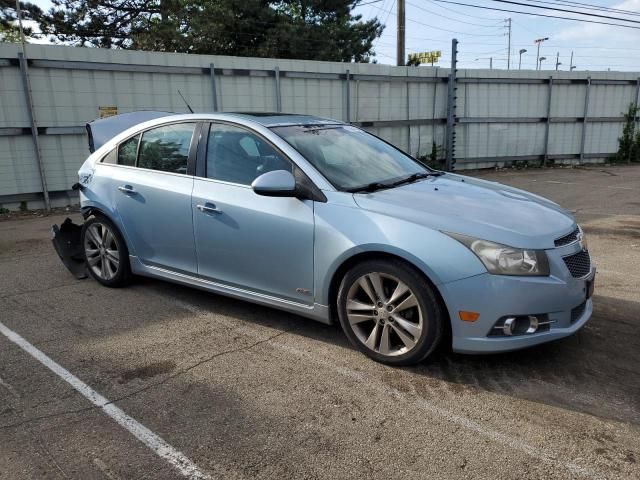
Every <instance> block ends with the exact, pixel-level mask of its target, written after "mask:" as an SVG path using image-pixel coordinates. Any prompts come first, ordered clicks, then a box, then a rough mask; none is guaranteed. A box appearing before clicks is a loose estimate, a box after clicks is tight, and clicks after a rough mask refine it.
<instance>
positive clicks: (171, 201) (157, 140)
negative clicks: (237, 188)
mask: <svg viewBox="0 0 640 480" xmlns="http://www.w3.org/2000/svg"><path fill="white" fill-rule="evenodd" d="M195 126H196V124H195V123H176V124H170V125H163V126H160V127H156V128H153V129H151V130H147V131H145V132H143V133H142V135H137V136H136V137H133V138H131V139H129V140H127V141H125V142H123V143H121V144H120V146H119V150H118V163H119V164H120V165H126V166H130V167H131V168H114V169H113V170H114V172H113V176H112V178H113V179H114V188H116V189H117V192H115V197H116V206H117V210H118V214H119V215H120V217H121V219H122V224H123V225H124V229H125V235H126V237H127V240H128V243H129V244H130V246H131V247H132V250H133V251H132V252H130V253H131V254H132V255H136V256H137V257H138V258H139V259H140V260H141V261H142V262H143V263H145V264H147V265H153V266H159V267H165V268H168V269H171V270H175V271H182V272H188V273H196V271H197V264H196V256H195V242H194V239H193V217H192V212H191V192H192V190H193V176H192V175H187V165H188V158H189V151H190V147H191V143H192V136H193V133H194V130H195Z"/></svg>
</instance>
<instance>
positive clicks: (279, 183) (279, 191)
mask: <svg viewBox="0 0 640 480" xmlns="http://www.w3.org/2000/svg"><path fill="white" fill-rule="evenodd" d="M251 188H252V189H253V191H254V192H256V193H257V194H258V195H264V196H265V197H294V196H295V195H296V179H295V177H294V176H293V174H292V173H291V172H288V171H286V170H273V171H271V172H267V173H263V174H262V175H260V176H259V177H258V178H256V179H255V180H254V181H253V183H252V184H251Z"/></svg>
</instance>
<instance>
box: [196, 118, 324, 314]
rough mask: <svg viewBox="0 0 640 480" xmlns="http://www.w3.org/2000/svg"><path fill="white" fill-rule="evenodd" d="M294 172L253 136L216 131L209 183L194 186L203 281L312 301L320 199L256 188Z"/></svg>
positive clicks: (209, 153)
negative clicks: (267, 178)
mask: <svg viewBox="0 0 640 480" xmlns="http://www.w3.org/2000/svg"><path fill="white" fill-rule="evenodd" d="M203 137H204V138H206V135H203ZM203 150H204V149H203ZM292 168H293V165H292V164H291V162H290V161H289V160H288V159H287V158H285V157H284V155H283V154H281V153H280V152H279V151H277V150H276V149H275V148H274V147H273V146H272V145H271V144H270V143H268V142H267V141H266V140H265V139H263V138H262V137H260V136H259V135H257V134H255V133H253V132H251V131H250V130H247V129H244V128H241V127H237V126H234V125H228V124H212V125H211V127H210V131H209V135H208V142H207V147H206V169H205V177H206V178H198V177H196V178H195V180H194V188H193V204H192V208H193V218H194V237H195V242H196V252H197V258H198V273H199V275H201V276H203V277H206V278H210V279H213V280H215V281H218V282H221V283H224V284H227V285H231V286H235V287H238V288H243V289H247V290H250V291H252V292H255V293H261V294H266V295H270V296H275V297H279V298H281V299H287V300H292V301H296V302H299V303H305V304H311V303H313V229H314V215H313V207H314V206H313V201H311V200H299V199H297V198H289V197H285V198H279V197H264V196H260V195H257V194H256V193H254V191H253V190H252V189H251V186H250V185H251V182H253V180H254V179H255V178H256V177H258V176H259V175H261V174H262V173H266V172H268V171H273V170H289V171H291V170H292Z"/></svg>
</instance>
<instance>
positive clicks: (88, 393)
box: [0, 322, 211, 480]
mask: <svg viewBox="0 0 640 480" xmlns="http://www.w3.org/2000/svg"><path fill="white" fill-rule="evenodd" d="M0 333H2V334H3V335H4V336H5V337H7V338H8V339H9V340H10V341H11V342H13V343H15V344H16V345H17V346H19V347H20V348H21V349H22V350H24V351H25V352H27V353H28V354H29V355H31V356H32V357H33V358H35V359H36V360H38V361H39V362H40V363H42V364H43V365H44V366H45V367H47V368H48V369H49V370H51V371H52V372H53V373H55V374H56V375H58V376H59V377H60V378H61V379H62V380H64V381H65V382H67V383H68V384H69V385H71V386H72V387H73V388H74V389H75V390H76V391H77V392H78V393H80V394H81V395H82V396H83V397H85V398H86V399H87V400H89V401H90V402H91V403H93V404H94V405H95V406H96V407H99V408H100V409H101V410H102V411H103V412H104V413H106V414H107V415H109V416H110V417H111V418H112V419H113V420H115V421H116V422H117V423H118V424H119V425H120V426H121V427H123V428H124V429H126V430H127V431H128V432H129V433H131V434H132V435H133V436H134V437H136V438H137V439H138V440H140V441H141V442H142V443H144V444H145V445H146V446H147V447H149V448H150V449H151V450H153V451H154V452H155V453H156V455H158V456H159V457H161V458H163V459H164V460H166V461H167V462H168V463H169V464H171V465H172V466H173V467H175V468H177V469H178V470H179V471H180V473H181V474H182V475H183V476H184V477H186V478H189V479H193V480H204V479H210V478H211V477H210V476H209V475H207V474H205V473H204V472H202V471H201V470H200V469H199V468H198V467H197V466H196V465H195V464H194V463H193V462H192V461H191V460H189V459H188V458H187V457H186V456H185V455H184V454H182V453H180V452H179V451H178V450H176V449H175V448H173V447H172V446H171V445H169V444H168V443H167V442H165V441H164V440H163V439H162V438H160V437H159V436H158V435H156V434H155V433H153V432H152V431H151V430H149V429H148V428H147V427H145V426H144V425H142V424H141V423H139V422H138V421H137V420H135V419H134V418H131V417H130V416H129V415H127V414H126V413H124V412H123V411H122V410H121V409H120V408H118V407H116V406H115V405H113V404H112V403H111V402H110V401H109V400H107V399H106V398H105V397H103V396H102V395H100V394H99V393H98V392H96V391H95V390H94V389H92V388H91V387H90V386H89V385H87V384H86V383H84V382H83V381H82V380H80V379H79V378H78V377H76V376H75V375H73V374H72V373H71V372H69V371H68V370H66V369H64V368H63V367H61V366H60V365H59V364H57V363H56V362H54V361H53V360H51V359H50V358H49V357H48V356H46V355H45V354H44V353H42V352H41V351H40V350H38V349H37V348H36V347H34V346H33V345H31V344H30V343H29V342H27V341H26V340H25V339H24V338H22V337H21V336H20V335H18V334H17V333H15V332H14V331H12V330H10V329H9V328H7V327H6V326H5V325H3V324H2V322H0Z"/></svg>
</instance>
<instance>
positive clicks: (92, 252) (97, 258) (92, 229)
mask: <svg viewBox="0 0 640 480" xmlns="http://www.w3.org/2000/svg"><path fill="white" fill-rule="evenodd" d="M84 251H85V255H86V257H87V264H88V265H89V268H91V270H92V271H93V273H94V274H95V275H97V276H98V277H100V278H101V279H103V280H111V279H112V278H114V277H115V276H116V274H117V273H118V269H119V268H120V251H119V250H118V243H117V242H116V238H115V236H114V234H113V232H112V231H111V229H110V228H109V226H107V225H105V224H104V223H100V222H94V223H92V224H91V225H89V227H88V228H87V230H86V233H85V236H84Z"/></svg>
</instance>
